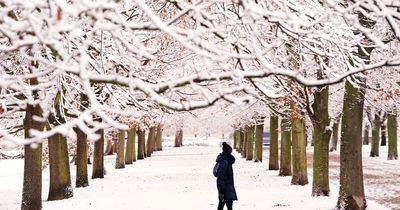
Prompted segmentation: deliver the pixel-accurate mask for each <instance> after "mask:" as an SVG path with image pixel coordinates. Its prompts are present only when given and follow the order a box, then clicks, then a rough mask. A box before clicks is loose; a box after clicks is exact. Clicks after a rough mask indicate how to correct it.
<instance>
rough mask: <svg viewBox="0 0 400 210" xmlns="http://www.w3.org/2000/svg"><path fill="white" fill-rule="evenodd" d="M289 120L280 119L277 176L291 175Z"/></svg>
mask: <svg viewBox="0 0 400 210" xmlns="http://www.w3.org/2000/svg"><path fill="white" fill-rule="evenodd" d="M290 135H291V131H290V121H289V120H288V119H287V118H282V120H281V164H280V169H279V176H291V175H292V151H291V144H292V143H291V136H290Z"/></svg>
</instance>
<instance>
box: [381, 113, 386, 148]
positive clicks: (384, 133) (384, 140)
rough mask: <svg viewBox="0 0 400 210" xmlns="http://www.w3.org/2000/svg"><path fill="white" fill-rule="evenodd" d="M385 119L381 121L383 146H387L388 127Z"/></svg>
mask: <svg viewBox="0 0 400 210" xmlns="http://www.w3.org/2000/svg"><path fill="white" fill-rule="evenodd" d="M385 118H386V117H384V118H383V119H382V120H381V146H386V125H385V120H386V119H385Z"/></svg>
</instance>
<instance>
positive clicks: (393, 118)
mask: <svg viewBox="0 0 400 210" xmlns="http://www.w3.org/2000/svg"><path fill="white" fill-rule="evenodd" d="M387 128H388V138H389V152H388V160H397V158H398V156H397V114H396V113H393V114H389V115H388V121H387Z"/></svg>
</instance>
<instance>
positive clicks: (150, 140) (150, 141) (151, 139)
mask: <svg viewBox="0 0 400 210" xmlns="http://www.w3.org/2000/svg"><path fill="white" fill-rule="evenodd" d="M155 141H156V127H154V126H152V127H151V128H150V130H149V135H148V136H147V148H146V149H147V151H146V156H147V157H151V154H152V153H153V151H154V145H155Z"/></svg>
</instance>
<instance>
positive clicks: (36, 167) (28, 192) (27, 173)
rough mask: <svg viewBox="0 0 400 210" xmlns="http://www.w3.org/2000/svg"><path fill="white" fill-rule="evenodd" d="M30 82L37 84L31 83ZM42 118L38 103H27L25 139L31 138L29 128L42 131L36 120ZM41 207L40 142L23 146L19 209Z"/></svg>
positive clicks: (41, 125) (43, 124) (42, 123)
mask: <svg viewBox="0 0 400 210" xmlns="http://www.w3.org/2000/svg"><path fill="white" fill-rule="evenodd" d="M32 84H37V80H36V83H32ZM38 117H39V118H43V110H42V108H41V107H40V105H31V104H28V105H27V107H26V113H25V119H24V132H25V134H24V135H25V139H28V138H31V137H32V136H31V134H30V131H31V129H34V130H37V131H43V129H44V126H45V123H44V122H40V121H37V119H36V118H38ZM39 209H42V144H26V145H25V146H24V181H23V189H22V202H21V210H39Z"/></svg>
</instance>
